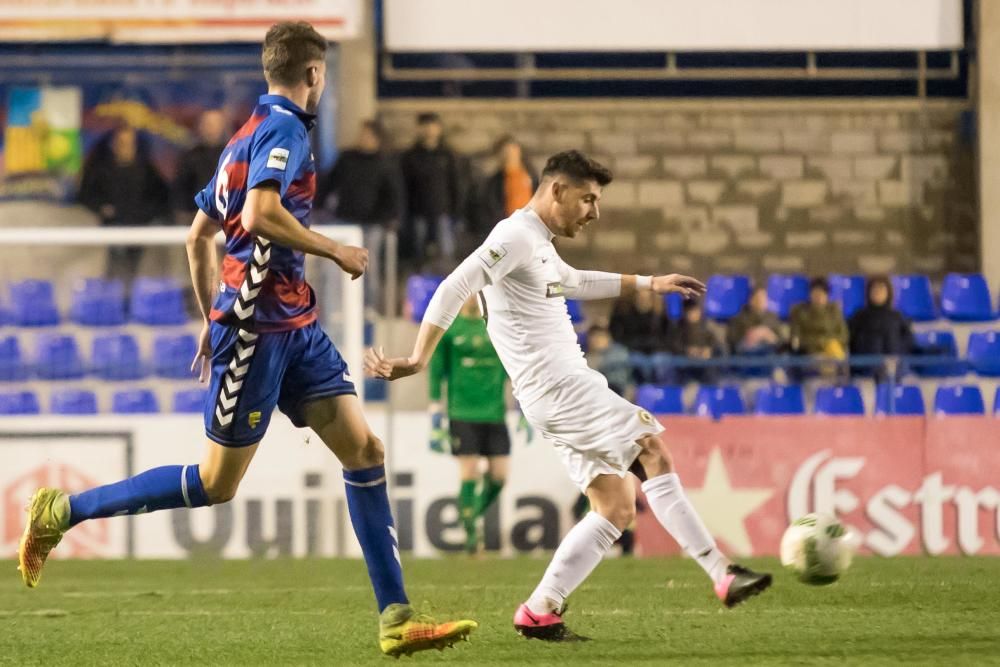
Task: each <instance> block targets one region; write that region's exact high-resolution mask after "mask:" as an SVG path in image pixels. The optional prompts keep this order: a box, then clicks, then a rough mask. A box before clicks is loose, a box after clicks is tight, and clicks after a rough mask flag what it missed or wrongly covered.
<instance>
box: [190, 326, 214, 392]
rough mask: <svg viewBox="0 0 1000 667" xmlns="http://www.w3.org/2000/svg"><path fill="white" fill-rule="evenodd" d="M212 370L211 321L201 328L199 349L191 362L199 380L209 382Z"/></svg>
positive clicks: (202, 382) (193, 371) (192, 369)
mask: <svg viewBox="0 0 1000 667" xmlns="http://www.w3.org/2000/svg"><path fill="white" fill-rule="evenodd" d="M211 370H212V328H211V324H210V323H209V322H205V326H203V327H202V328H201V334H200V335H199V336H198V351H197V352H196V353H195V355H194V360H193V361H192V362H191V372H192V373H197V374H198V382H200V383H201V384H205V383H206V382H208V376H209V373H210V372H211Z"/></svg>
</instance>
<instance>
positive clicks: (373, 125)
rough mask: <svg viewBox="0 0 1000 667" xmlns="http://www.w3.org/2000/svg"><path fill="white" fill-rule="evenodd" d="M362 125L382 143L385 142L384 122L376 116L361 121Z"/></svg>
mask: <svg viewBox="0 0 1000 667" xmlns="http://www.w3.org/2000/svg"><path fill="white" fill-rule="evenodd" d="M361 127H363V128H364V129H366V130H368V131H369V132H371V133H372V135H373V136H374V137H375V138H376V139H378V142H379V143H380V144H381V143H384V142H385V129H383V127H382V123H380V122H378V121H377V120H375V119H374V118H370V119H368V120H366V121H363V122H362V123H361Z"/></svg>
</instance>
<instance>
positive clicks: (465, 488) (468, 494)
mask: <svg viewBox="0 0 1000 667" xmlns="http://www.w3.org/2000/svg"><path fill="white" fill-rule="evenodd" d="M458 513H459V516H460V517H461V519H462V526H464V527H465V534H466V536H467V537H468V539H469V540H472V539H474V538H475V536H476V480H474V479H468V480H462V486H461V488H460V489H459V490H458Z"/></svg>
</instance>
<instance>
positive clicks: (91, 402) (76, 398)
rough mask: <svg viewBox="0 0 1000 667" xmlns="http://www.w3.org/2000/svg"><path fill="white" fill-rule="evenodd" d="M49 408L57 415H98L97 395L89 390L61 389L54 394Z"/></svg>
mask: <svg viewBox="0 0 1000 667" xmlns="http://www.w3.org/2000/svg"><path fill="white" fill-rule="evenodd" d="M49 407H50V408H51V410H52V414H56V415H96V414H97V395H96V394H95V393H94V392H92V391H89V390H87V389H59V390H57V391H54V392H52V398H51V399H50V405H49Z"/></svg>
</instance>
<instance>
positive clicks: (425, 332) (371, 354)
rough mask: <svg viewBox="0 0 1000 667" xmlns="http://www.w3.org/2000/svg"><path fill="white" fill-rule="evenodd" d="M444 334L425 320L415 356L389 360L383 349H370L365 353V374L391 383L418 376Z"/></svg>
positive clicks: (425, 366)
mask: <svg viewBox="0 0 1000 667" xmlns="http://www.w3.org/2000/svg"><path fill="white" fill-rule="evenodd" d="M444 332H445V330H444V329H442V328H441V327H439V326H437V325H434V324H431V323H430V322H428V321H427V320H426V318H425V319H424V321H423V322H421V323H420V331H419V332H418V333H417V342H416V343H415V344H414V346H413V354H411V355H410V356H408V357H395V358H389V357H386V356H385V351H384V350H383V349H382V348H381V347H380V348H379V349H377V350H376V349H375V348H369V349H368V351H367V352H366V353H365V373H367V374H368V375H369V376H370V377H374V378H381V379H383V380H390V381H391V380H398V379H400V378H405V377H409V376H411V375H416V374H417V373H419V372H420V371H422V370H424V369H425V368H427V364H429V363H430V360H431V356H432V355H433V354H434V348H436V347H437V344H438V342H439V341H440V340H441V337H442V336H444Z"/></svg>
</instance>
